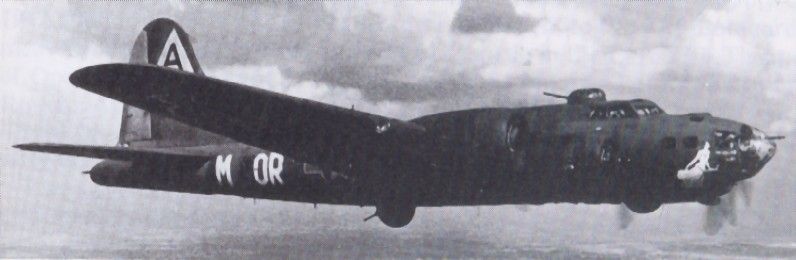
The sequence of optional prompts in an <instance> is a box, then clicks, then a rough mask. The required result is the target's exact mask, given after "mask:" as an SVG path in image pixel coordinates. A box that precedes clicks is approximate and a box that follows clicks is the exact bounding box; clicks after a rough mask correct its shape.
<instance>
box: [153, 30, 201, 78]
mask: <svg viewBox="0 0 796 260" xmlns="http://www.w3.org/2000/svg"><path fill="white" fill-rule="evenodd" d="M183 61H185V62H183ZM157 65H159V66H163V67H169V68H173V69H179V70H182V71H187V72H195V71H194V70H193V65H191V60H190V58H189V57H188V54H187V53H186V52H185V47H183V45H182V41H180V37H179V35H178V34H177V30H176V29H173V30H171V33H170V34H169V38H167V39H166V43H164V44H163V50H162V51H161V53H160V57H159V58H158V63H157Z"/></svg>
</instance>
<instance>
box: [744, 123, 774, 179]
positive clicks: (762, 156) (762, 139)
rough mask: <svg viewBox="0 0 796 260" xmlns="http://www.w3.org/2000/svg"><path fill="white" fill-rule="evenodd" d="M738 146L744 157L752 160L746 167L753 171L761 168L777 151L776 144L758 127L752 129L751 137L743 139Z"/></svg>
mask: <svg viewBox="0 0 796 260" xmlns="http://www.w3.org/2000/svg"><path fill="white" fill-rule="evenodd" d="M740 148H741V152H742V153H744V154H745V157H747V158H749V159H751V161H752V162H753V163H752V164H751V165H749V166H750V167H748V168H750V170H753V171H754V172H757V171H759V170H760V169H762V168H763V166H765V164H766V163H768V161H769V160H771V158H773V157H774V154H776V152H777V144H776V143H775V142H774V141H773V140H771V139H769V138H767V137H766V135H765V133H763V132H762V131H760V130H758V129H754V130H753V132H752V136H751V138H749V139H747V140H746V141H744V142H743V143H742V144H741V146H740Z"/></svg>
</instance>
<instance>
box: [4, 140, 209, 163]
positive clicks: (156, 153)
mask: <svg viewBox="0 0 796 260" xmlns="http://www.w3.org/2000/svg"><path fill="white" fill-rule="evenodd" d="M14 148H18V149H22V150H25V151H35V152H45V153H54V154H63V155H71V156H81V157H90V158H98V159H111V160H121V161H134V160H139V159H152V158H163V159H184V160H208V159H210V157H208V156H207V155H202V154H191V153H187V152H180V151H174V150H169V149H162V148H141V147H135V148H133V147H120V146H93V145H71V144H48V143H30V144H18V145H14Z"/></svg>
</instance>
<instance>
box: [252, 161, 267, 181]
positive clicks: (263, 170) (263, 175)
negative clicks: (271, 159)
mask: <svg viewBox="0 0 796 260" xmlns="http://www.w3.org/2000/svg"><path fill="white" fill-rule="evenodd" d="M261 165H262V167H260V166H261ZM266 165H268V155H267V154H265V153H259V154H257V156H256V157H254V165H253V166H252V170H254V180H255V181H257V183H259V184H261V185H266V184H268V167H265V166H266Z"/></svg>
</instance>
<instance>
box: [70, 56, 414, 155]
mask: <svg viewBox="0 0 796 260" xmlns="http://www.w3.org/2000/svg"><path fill="white" fill-rule="evenodd" d="M69 80H70V81H71V82H72V84H74V85H75V86H78V87H80V88H83V89H86V90H88V91H91V92H94V93H97V94H99V95H102V96H105V97H108V98H112V99H116V100H119V101H121V102H124V103H127V104H131V105H134V106H137V107H141V108H144V109H146V110H149V111H151V112H153V113H158V114H163V115H166V116H169V117H172V118H174V119H177V120H179V121H182V122H185V123H187V124H190V125H194V126H197V127H199V128H203V129H205V130H208V131H211V132H215V133H218V134H221V135H224V136H227V137H230V138H232V139H235V140H238V141H240V142H243V143H246V144H248V145H252V146H255V147H260V148H263V149H267V150H272V151H277V152H281V153H284V154H285V155H288V156H290V157H293V158H295V159H298V160H301V161H305V162H308V163H313V164H316V165H321V166H324V167H330V168H332V169H336V170H344V169H345V167H348V166H349V165H350V163H351V161H352V160H353V158H354V157H355V156H357V155H355V154H357V153H359V154H361V153H372V152H373V151H374V149H373V147H374V146H382V147H381V148H380V149H381V151H384V150H388V151H389V153H391V154H395V153H405V152H406V150H407V148H406V147H395V146H396V145H395V144H398V143H400V144H403V145H402V146H406V144H407V143H408V142H407V140H410V139H409V138H414V137H416V136H419V135H420V134H422V133H423V132H424V131H425V129H424V128H423V127H422V126H419V125H417V124H414V123H411V122H406V121H401V120H398V119H393V118H388V117H383V116H378V115H373V114H369V113H365V112H360V111H355V110H353V109H345V108H341V107H337V106H333V105H329V104H324V103H320V102H316V101H312V100H307V99H301V98H296V97H292V96H288V95H284V94H280V93H276V92H272V91H268V90H264V89H260V88H255V87H251V86H246V85H242V84H237V83H232V82H227V81H223V80H219V79H214V78H209V77H205V76H201V75H196V74H191V73H186V72H182V71H177V70H173V69H168V68H162V67H155V66H150V65H133V64H105V65H96V66H90V67H85V68H82V69H80V70H77V71H75V72H74V73H73V74H72V75H71V76H70V77H69ZM387 140H389V141H387ZM384 146H391V147H386V148H385V147H384Z"/></svg>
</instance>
